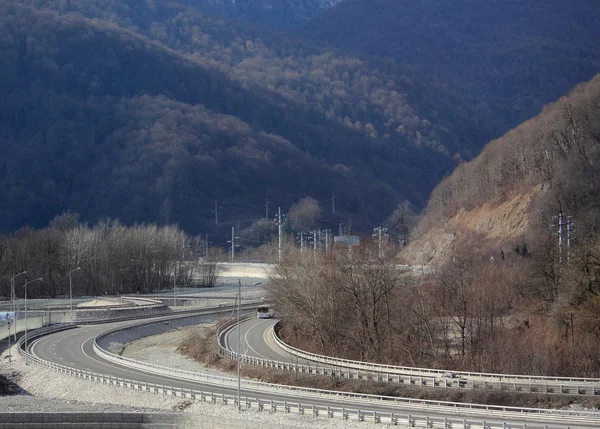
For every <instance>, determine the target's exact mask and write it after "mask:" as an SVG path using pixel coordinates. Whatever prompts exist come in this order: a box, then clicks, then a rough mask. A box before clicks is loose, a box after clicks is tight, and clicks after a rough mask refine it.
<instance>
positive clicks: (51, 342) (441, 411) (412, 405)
mask: <svg viewBox="0 0 600 429" xmlns="http://www.w3.org/2000/svg"><path fill="white" fill-rule="evenodd" d="M202 317H203V320H205V321H209V320H215V318H216V316H214V315H206V316H202ZM275 322H276V321H275V320H259V319H256V318H250V319H248V320H247V321H245V322H244V323H243V324H242V325H241V327H240V339H241V349H242V350H241V351H242V353H244V354H248V355H252V356H255V357H260V358H263V359H273V360H279V361H283V360H289V359H290V356H289V354H288V353H287V352H285V351H282V350H281V349H280V348H279V347H278V346H277V344H275V342H274V341H273V335H272V329H273V325H274V324H275ZM135 323H139V321H135V322H132V321H128V322H116V323H110V324H103V325H88V326H80V327H78V328H75V329H71V330H67V331H62V332H57V333H52V334H49V335H46V336H43V337H41V338H38V339H36V340H32V341H31V342H30V352H31V353H32V354H33V355H35V356H37V357H38V358H40V359H43V360H45V361H49V362H54V363H57V364H60V365H65V366H68V367H71V368H75V369H79V370H84V371H89V372H93V373H97V374H104V375H109V376H113V377H119V378H125V379H130V380H136V381H139V382H143V383H148V384H155V385H168V386H173V387H175V388H181V389H189V390H195V391H203V392H213V393H216V394H229V395H232V394H233V395H235V394H236V392H237V386H236V383H235V380H234V379H223V380H220V381H213V382H210V381H198V380H192V379H190V378H189V377H185V376H177V375H158V374H156V373H153V372H150V371H148V370H143V369H139V368H131V367H127V366H124V365H120V364H118V363H115V362H112V361H108V360H106V359H104V358H102V357H101V356H99V355H98V354H97V353H96V352H95V351H94V339H95V338H96V337H97V336H98V335H99V334H101V333H103V332H106V331H108V330H111V329H114V328H121V327H122V328H125V327H127V326H129V325H132V324H135ZM159 323H162V324H164V325H168V324H169V322H168V321H161V322H159ZM166 328H168V326H167V327H165V329H166ZM227 343H228V344H229V345H230V347H231V348H232V350H234V351H236V349H237V329H233V330H231V331H229V332H228V333H227ZM240 394H241V397H242V398H260V399H262V400H263V401H281V402H284V403H287V402H289V403H294V402H295V403H304V404H312V405H314V406H319V407H324V408H327V407H331V408H332V409H333V408H335V409H339V410H342V414H343V413H344V411H343V410H344V409H346V410H347V409H354V410H356V409H360V410H361V411H362V413H363V415H365V414H368V415H370V416H373V417H372V418H373V421H377V416H378V415H386V414H387V415H392V420H391V421H393V422H394V423H396V421H395V420H394V419H393V414H392V413H396V415H402V416H406V415H409V417H408V419H407V420H404V421H401V420H400V419H398V421H397V423H399V424H402V423H407V422H408V421H410V419H411V417H410V414H412V415H413V417H414V416H427V418H428V419H429V418H431V419H438V421H442V422H443V421H445V420H444V419H446V422H445V423H444V425H446V424H447V423H450V422H454V423H455V424H457V426H452V427H471V428H483V427H484V426H485V427H486V428H496V427H497V428H529V429H537V428H540V429H541V428H547V429H558V428H565V427H567V426H568V427H570V428H573V429H574V428H600V415H598V414H596V413H584V412H581V413H569V412H558V411H540V410H531V412H527V410H520V411H519V410H511V409H509V408H502V407H496V408H494V407H488V408H487V409H486V408H477V407H474V408H468V407H465V406H460V405H459V404H454V405H453V406H444V405H441V404H439V403H434V402H423V401H418V400H392V399H380V398H376V397H367V395H362V397H361V396H360V395H345V394H342V393H340V392H316V391H310V390H305V391H304V390H302V389H288V388H285V387H283V386H271V385H267V384H264V383H263V384H259V383H247V382H244V383H242V386H241V392H240ZM327 409H328V408H327ZM328 413H329V411H328ZM359 415H360V413H359ZM459 425H462V426H459ZM431 427H434V426H431ZM438 427H439V426H438ZM442 427H443V426H442Z"/></svg>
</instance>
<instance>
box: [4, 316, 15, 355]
mask: <svg viewBox="0 0 600 429" xmlns="http://www.w3.org/2000/svg"><path fill="white" fill-rule="evenodd" d="M6 321H7V322H8V363H10V362H11V358H12V356H11V352H10V314H8V313H7V314H6ZM16 330H17V326H16V325H15V331H16Z"/></svg>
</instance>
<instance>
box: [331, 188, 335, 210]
mask: <svg viewBox="0 0 600 429" xmlns="http://www.w3.org/2000/svg"><path fill="white" fill-rule="evenodd" d="M331 213H335V189H334V190H333V191H332V192H331Z"/></svg>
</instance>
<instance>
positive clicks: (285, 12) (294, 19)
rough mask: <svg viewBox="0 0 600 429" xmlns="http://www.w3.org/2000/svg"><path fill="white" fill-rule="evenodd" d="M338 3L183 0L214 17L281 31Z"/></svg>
mask: <svg viewBox="0 0 600 429" xmlns="http://www.w3.org/2000/svg"><path fill="white" fill-rule="evenodd" d="M340 1H341V0H277V1H272V0H187V3H188V4H189V5H191V6H196V7H201V8H202V11H204V12H206V13H209V14H211V15H216V16H224V17H228V18H234V19H237V20H242V21H247V22H251V23H254V24H256V25H260V26H264V27H269V28H276V29H281V30H285V29H288V28H291V27H294V26H296V25H298V24H300V23H302V22H305V21H308V20H309V19H311V18H314V17H315V16H317V15H318V14H320V13H321V12H323V11H325V10H327V9H328V8H330V7H332V6H334V5H335V4H336V3H339V2H340Z"/></svg>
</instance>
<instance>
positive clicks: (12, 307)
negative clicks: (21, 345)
mask: <svg viewBox="0 0 600 429" xmlns="http://www.w3.org/2000/svg"><path fill="white" fill-rule="evenodd" d="M23 274H27V271H23V272H21V273H19V274H15V275H13V276H12V278H11V279H10V310H11V311H13V312H14V314H15V342H16V341H17V311H16V308H15V307H16V303H15V302H14V301H15V298H16V295H15V279H16V278H17V277H19V276H22V275H23Z"/></svg>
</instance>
